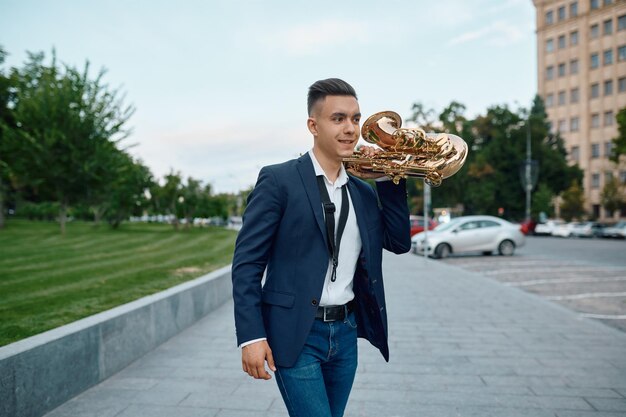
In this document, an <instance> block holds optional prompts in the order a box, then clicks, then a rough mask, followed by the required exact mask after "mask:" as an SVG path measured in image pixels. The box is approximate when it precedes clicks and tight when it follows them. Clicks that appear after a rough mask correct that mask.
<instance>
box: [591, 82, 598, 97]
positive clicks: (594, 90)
mask: <svg viewBox="0 0 626 417" xmlns="http://www.w3.org/2000/svg"><path fill="white" fill-rule="evenodd" d="M599 96H600V84H598V83H596V84H591V98H598V97H599Z"/></svg>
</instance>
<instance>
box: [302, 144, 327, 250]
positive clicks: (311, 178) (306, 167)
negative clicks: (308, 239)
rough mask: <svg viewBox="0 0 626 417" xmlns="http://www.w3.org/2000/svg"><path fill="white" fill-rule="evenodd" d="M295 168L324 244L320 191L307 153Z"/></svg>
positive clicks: (324, 233) (324, 228) (324, 227)
mask: <svg viewBox="0 0 626 417" xmlns="http://www.w3.org/2000/svg"><path fill="white" fill-rule="evenodd" d="M297 167H298V173H299V174H300V178H301V179H302V184H303V185H304V191H306V195H307V197H308V198H309V203H310V204H311V209H313V214H315V220H316V221H317V226H318V227H319V229H320V232H322V235H323V236H324V242H326V239H327V238H326V226H325V223H324V213H323V212H322V198H321V197H320V191H319V189H318V187H317V180H316V178H315V169H314V168H313V162H312V161H311V157H310V156H309V153H308V152H307V153H305V154H304V155H302V156H301V157H300V158H298V165H297Z"/></svg>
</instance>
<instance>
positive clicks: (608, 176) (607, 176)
mask: <svg viewBox="0 0 626 417" xmlns="http://www.w3.org/2000/svg"><path fill="white" fill-rule="evenodd" d="M611 181H613V173H612V172H611V171H604V183H605V184H608V183H610V182H611Z"/></svg>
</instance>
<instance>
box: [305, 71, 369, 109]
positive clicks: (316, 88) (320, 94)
mask: <svg viewBox="0 0 626 417" xmlns="http://www.w3.org/2000/svg"><path fill="white" fill-rule="evenodd" d="M326 96H352V97H354V98H357V96H356V91H354V88H352V86H351V85H350V84H348V83H347V82H345V81H344V80H340V79H339V78H328V79H326V80H319V81H315V82H314V83H313V84H312V85H311V86H310V87H309V96H308V99H307V109H308V111H309V116H310V115H311V110H312V109H313V106H314V105H315V103H317V102H318V101H319V100H324V99H325V98H326Z"/></svg>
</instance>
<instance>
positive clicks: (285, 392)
mask: <svg viewBox="0 0 626 417" xmlns="http://www.w3.org/2000/svg"><path fill="white" fill-rule="evenodd" d="M356 367H357V341H356V321H355V319H354V313H350V314H349V315H348V317H346V319H345V320H344V321H331V322H326V323H325V322H323V321H322V320H318V319H315V321H314V323H313V327H312V328H311V332H310V333H309V336H308V337H307V340H306V343H305V344H304V348H303V349H302V352H301V353H300V356H299V357H298V359H297V360H296V363H295V365H294V366H293V367H291V368H283V367H277V370H276V373H275V376H276V382H277V383H278V389H279V390H280V393H281V394H282V396H283V400H284V401H285V405H286V406H287V410H288V411H289V415H290V416H291V417H341V416H343V412H344V410H345V408H346V404H347V403H348V396H349V395H350V390H351V389H352V382H353V381H354V374H355V373H356Z"/></svg>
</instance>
